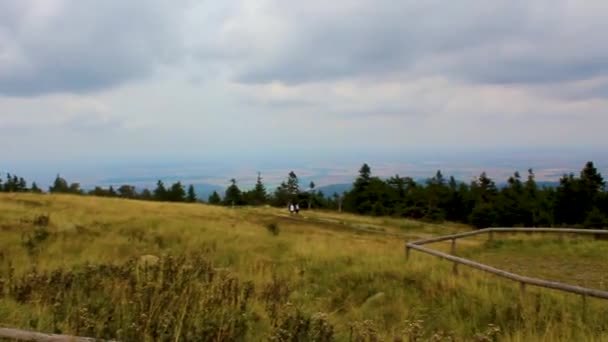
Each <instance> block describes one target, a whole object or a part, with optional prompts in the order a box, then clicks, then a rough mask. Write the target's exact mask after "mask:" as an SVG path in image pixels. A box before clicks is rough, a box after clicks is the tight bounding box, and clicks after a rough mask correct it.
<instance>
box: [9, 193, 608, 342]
mask: <svg viewBox="0 0 608 342" xmlns="http://www.w3.org/2000/svg"><path fill="white" fill-rule="evenodd" d="M47 217H48V219H49V220H48V222H46V218H47ZM466 229H469V228H468V227H466V226H462V225H455V224H441V225H433V224H426V223H422V222H418V221H411V220H402V219H393V218H371V217H360V216H356V215H349V214H339V213H335V212H317V211H312V212H307V211H304V212H303V214H302V215H300V216H298V217H293V216H290V215H289V214H288V213H287V212H286V211H285V210H281V209H275V208H236V209H230V208H224V207H214V206H208V205H201V204H170V203H157V202H141V201H130V200H120V199H108V198H94V197H78V196H61V195H32V194H19V195H16V194H0V237H1V238H0V279H1V280H0V326H10V327H19V328H23V329H30V330H38V331H45V332H57V333H65V334H78V335H84V336H92V337H103V338H116V339H120V340H123V341H158V340H167V341H168V340H172V341H175V340H184V341H189V340H200V339H204V340H216V341H217V340H243V341H244V340H273V341H293V340H296V341H297V340H299V341H308V340H317V341H330V340H338V341H376V340H386V341H392V340H394V339H395V338H401V339H402V340H406V341H407V340H416V339H418V340H429V339H434V340H435V341H439V340H446V341H447V340H449V338H453V339H454V340H459V341H470V340H479V341H486V340H487V341H489V340H505V341H535V340H545V341H560V340H561V341H582V340H608V333H607V332H606V331H608V303H606V302H603V301H600V300H593V299H589V300H588V301H587V307H586V312H585V314H583V308H582V305H581V301H580V298H578V297H576V296H573V295H569V294H562V293H558V292H555V291H547V290H541V289H533V288H531V289H530V290H529V291H528V293H527V295H526V296H525V297H524V298H520V293H519V291H518V287H517V284H512V283H510V282H508V281H505V280H500V279H496V278H494V277H492V276H488V275H485V274H482V273H479V272H477V271H473V270H466V269H462V271H461V273H460V276H458V277H455V276H453V275H452V273H451V265H450V264H449V263H447V262H442V261H439V260H437V259H435V258H433V257H430V256H425V255H422V254H420V253H416V252H413V253H412V257H411V258H410V260H409V261H407V262H406V261H405V258H404V241H406V240H411V239H417V238H422V237H428V236H432V235H437V234H447V233H453V232H458V231H463V230H466ZM513 239H521V241H517V240H513ZM513 239H507V240H505V242H500V241H498V242H494V243H493V245H485V243H484V240H482V239H471V240H468V241H463V243H462V244H460V241H459V244H460V245H459V253H462V254H464V255H467V256H469V257H471V258H472V259H475V260H481V261H484V262H487V263H489V264H494V265H497V266H501V267H505V268H509V267H511V270H514V271H518V272H520V271H521V272H522V273H524V274H528V275H534V276H541V277H547V278H551V277H557V276H558V275H559V276H560V277H561V278H554V279H556V280H564V281H566V280H567V281H573V282H578V283H580V284H581V285H585V286H594V287H598V288H605V283H606V278H605V277H606V276H605V275H606V274H608V272H606V271H607V269H606V267H605V265H604V264H603V262H604V261H605V260H606V258H605V256H606V251H607V243H606V242H600V241H594V240H589V239H587V240H583V239H576V240H571V239H567V240H565V241H562V242H560V241H557V240H555V241H554V240H550V241H548V242H546V241H541V240H538V239H537V238H536V237H534V236H533V237H527V236H518V237H516V238H515V237H514V238H513ZM446 246H447V245H442V244H437V246H435V247H437V248H439V249H445V248H446ZM583 266H585V267H583ZM567 270H570V272H569V273H568V272H567ZM602 284H604V285H602ZM595 285H597V286H595Z"/></svg>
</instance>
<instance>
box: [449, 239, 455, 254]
mask: <svg viewBox="0 0 608 342" xmlns="http://www.w3.org/2000/svg"><path fill="white" fill-rule="evenodd" d="M450 254H452V255H454V254H456V239H452V247H451V248H450Z"/></svg>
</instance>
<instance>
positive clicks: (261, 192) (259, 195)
mask: <svg viewBox="0 0 608 342" xmlns="http://www.w3.org/2000/svg"><path fill="white" fill-rule="evenodd" d="M250 197H251V204H253V205H262V204H264V203H266V201H267V200H268V195H267V194H266V187H265V186H264V183H262V175H261V174H260V173H259V172H258V178H257V180H256V182H255V187H254V188H253V191H252V192H251V196H250Z"/></svg>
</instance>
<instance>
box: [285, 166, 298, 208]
mask: <svg viewBox="0 0 608 342" xmlns="http://www.w3.org/2000/svg"><path fill="white" fill-rule="evenodd" d="M299 183H300V181H299V180H298V176H296V173H295V172H293V171H291V172H289V177H287V193H288V194H289V197H290V198H289V199H290V201H292V202H295V201H296V200H297V197H298V194H300V185H299Z"/></svg>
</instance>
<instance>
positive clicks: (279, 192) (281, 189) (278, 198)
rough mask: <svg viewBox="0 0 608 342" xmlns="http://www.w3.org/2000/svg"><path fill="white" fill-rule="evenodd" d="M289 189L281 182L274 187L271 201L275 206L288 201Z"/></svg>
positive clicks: (284, 204)
mask: <svg viewBox="0 0 608 342" xmlns="http://www.w3.org/2000/svg"><path fill="white" fill-rule="evenodd" d="M290 201H291V200H290V195H289V190H288V187H287V183H285V182H281V184H280V185H279V186H278V187H277V188H276V189H275V191H274V196H273V198H272V203H273V204H274V205H275V206H277V207H284V206H286V205H287V204H288V203H289V202H290Z"/></svg>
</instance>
